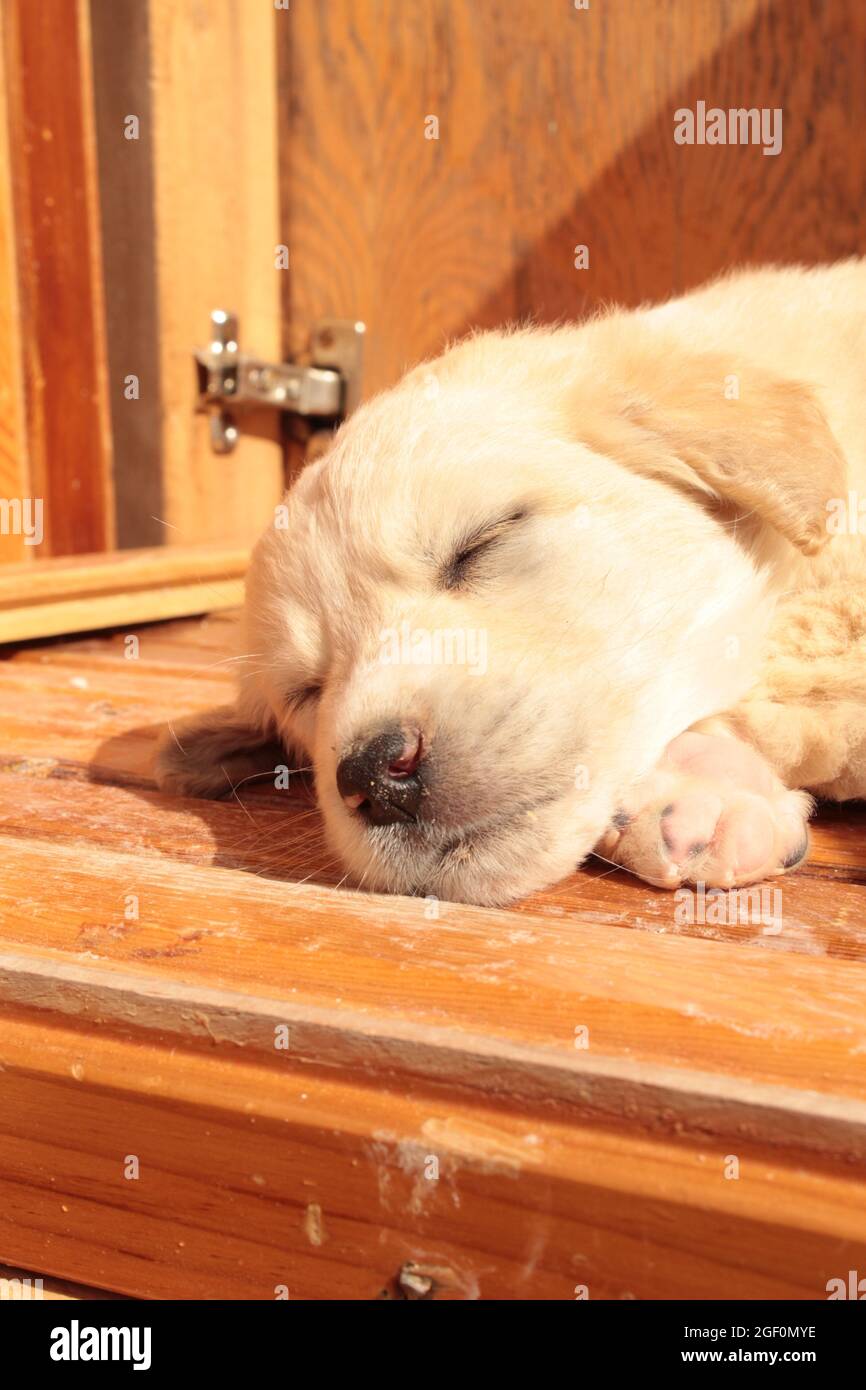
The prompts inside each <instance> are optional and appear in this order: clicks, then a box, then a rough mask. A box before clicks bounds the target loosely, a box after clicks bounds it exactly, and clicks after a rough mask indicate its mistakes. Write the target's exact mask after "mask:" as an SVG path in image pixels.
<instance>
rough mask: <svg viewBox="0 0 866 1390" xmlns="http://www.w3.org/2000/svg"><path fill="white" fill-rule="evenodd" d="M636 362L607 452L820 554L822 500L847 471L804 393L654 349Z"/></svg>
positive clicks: (733, 367) (756, 371) (724, 365)
mask: <svg viewBox="0 0 866 1390" xmlns="http://www.w3.org/2000/svg"><path fill="white" fill-rule="evenodd" d="M641 357H642V360H641V361H640V363H639V364H635V363H632V371H631V372H630V373H629V378H630V381H631V382H633V383H635V388H634V389H629V387H628V386H624V387H623V388H622V389H621V391H620V392H619V395H618V399H617V407H616V412H617V414H618V416H619V430H620V432H621V437H620V439H619V441H618V444H614V446H613V449H611V447H610V444H611V441H610V439H609V440H608V447H607V448H606V449H605V452H613V454H614V456H615V457H617V458H619V459H620V461H621V462H623V463H626V464H628V465H629V466H631V467H633V468H635V469H636V470H637V471H639V472H643V473H646V474H648V475H650V476H654V477H663V478H666V479H667V480H668V481H670V482H672V483H675V484H679V485H680V486H682V485H685V486H691V487H695V488H697V489H698V490H700V491H702V492H704V493H705V494H710V495H712V496H715V497H717V498H721V499H723V500H725V501H728V502H730V503H733V504H734V505H735V507H736V508H737V509H738V510H740V511H742V512H743V513H744V514H752V513H756V514H757V515H758V516H760V517H762V518H763V519H764V520H765V521H767V522H769V524H770V525H771V526H774V527H775V528H776V530H777V531H779V532H781V534H782V535H783V536H785V537H787V539H788V540H789V541H791V543H792V544H793V545H796V546H797V547H798V548H799V549H800V550H802V551H804V552H805V553H806V554H807V555H809V554H813V553H814V552H815V551H818V550H820V549H821V547H822V546H823V545H825V544H826V542H827V540H828V539H829V532H828V530H827V502H828V500H829V499H830V498H831V497H841V496H844V495H845V489H846V487H847V480H846V474H847V469H846V465H845V459H844V457H843V455H842V451H841V450H840V448H839V445H838V444H837V442H836V440H835V439H834V437H833V435H832V433H831V431H830V427H829V425H828V424H827V421H826V419H825V418H824V414H823V411H822V410H821V408H820V406H819V405H818V402H817V401H816V400H815V397H814V395H813V394H812V392H811V391H810V389H809V388H808V387H807V386H804V385H801V384H800V383H798V382H794V381H786V380H783V379H781V378H777V377H775V376H773V375H772V374H771V373H768V372H766V371H764V370H763V369H761V368H756V367H752V366H749V365H746V364H741V365H740V366H739V367H738V366H737V364H735V363H732V362H731V361H730V360H729V359H727V358H725V357H723V356H722V355H721V354H718V355H715V354H688V353H684V352H683V351H682V349H678V350H676V349H672V350H670V351H668V350H667V349H666V346H665V345H664V344H663V343H661V342H660V343H658V344H657V345H656V349H655V352H654V353H648V354H641ZM638 365H639V370H635V366H638ZM587 442H591V441H589V440H588V441H587Z"/></svg>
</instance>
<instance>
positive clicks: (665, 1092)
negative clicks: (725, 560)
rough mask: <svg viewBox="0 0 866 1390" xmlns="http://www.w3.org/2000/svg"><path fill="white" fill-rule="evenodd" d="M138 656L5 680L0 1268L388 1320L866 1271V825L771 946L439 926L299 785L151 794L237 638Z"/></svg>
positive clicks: (525, 908) (68, 657) (595, 920)
mask: <svg viewBox="0 0 866 1390" xmlns="http://www.w3.org/2000/svg"><path fill="white" fill-rule="evenodd" d="M137 635H138V637H139V640H140V649H139V656H138V659H137V660H135V661H130V660H129V659H128V658H127V656H126V655H125V651H126V650H127V648H126V645H125V640H124V639H125V637H126V636H128V634H124V633H117V634H113V635H107V636H95V637H82V638H79V639H75V640H63V641H57V642H52V643H43V644H30V645H26V646H24V647H20V648H18V649H7V652H6V655H5V659H4V661H3V663H2V665H0V743H2V750H3V752H2V758H0V854H2V859H3V865H4V872H3V875H2V880H0V999H2V1013H3V1018H4V1022H3V1024H2V1026H0V1061H2V1070H0V1114H2V1116H3V1119H2V1120H0V1195H2V1208H0V1209H2V1215H0V1258H2V1259H6V1260H7V1261H8V1262H10V1263H17V1264H23V1265H25V1266H26V1267H28V1268H33V1269H37V1270H41V1271H45V1272H47V1273H50V1274H53V1275H55V1276H57V1277H59V1278H65V1279H71V1280H75V1281H78V1282H80V1283H83V1284H86V1285H93V1286H96V1287H106V1288H111V1289H114V1290H117V1291H119V1292H123V1293H128V1294H135V1295H143V1296H151V1297H161V1296H174V1297H257V1298H272V1297H275V1296H276V1295H275V1292H274V1290H275V1289H276V1288H277V1287H282V1286H283V1285H285V1286H287V1287H288V1288H289V1290H290V1296H291V1297H293V1298H294V1297H301V1298H310V1297H312V1298H320V1297H329V1296H336V1297H345V1298H365V1297H377V1296H379V1295H380V1294H381V1293H382V1292H383V1291H385V1293H386V1296H389V1297H395V1296H399V1281H398V1275H399V1270H400V1268H401V1266H402V1265H403V1264H404V1263H405V1262H406V1261H407V1260H412V1261H414V1262H416V1263H421V1264H422V1265H423V1264H425V1262H426V1264H427V1265H430V1266H432V1267H434V1268H435V1269H437V1270H439V1274H438V1275H437V1276H436V1277H437V1281H438V1282H437V1286H436V1294H435V1296H436V1297H440V1298H441V1297H448V1298H467V1297H478V1296H480V1297H505V1298H513V1297H523V1296H526V1297H532V1298H554V1299H558V1298H572V1297H574V1290H575V1287H577V1286H581V1285H583V1284H586V1285H587V1286H588V1287H589V1289H590V1296H591V1297H624V1296H628V1295H632V1296H635V1297H641V1298H658V1297H675V1296H682V1297H694V1298H705V1297H723V1298H724V1297H755V1298H756V1297H765V1296H777V1297H784V1298H809V1297H822V1296H824V1285H825V1283H826V1280H827V1279H828V1278H831V1277H835V1276H836V1275H837V1274H838V1273H839V1270H842V1271H843V1272H844V1270H847V1269H848V1268H849V1267H850V1268H854V1267H857V1266H858V1262H859V1263H862V1262H863V1259H864V1258H866V1224H864V1218H863V1217H862V1215H861V1213H862V1211H863V1210H864V1209H866V1205H864V1200H863V1198H864V1191H866V1178H864V1174H866V978H864V963H863V955H864V948H866V940H864V935H866V929H864V921H863V918H864V911H863V909H864V897H866V885H864V884H863V878H864V870H863V865H864V863H866V852H864V851H866V834H864V817H863V813H862V811H861V810H858V809H856V808H851V809H847V808H839V809H837V810H835V811H834V812H832V813H831V814H829V815H828V816H827V818H826V820H825V821H824V822H823V823H822V824H820V825H819V826H818V828H817V829H816V833H815V846H816V848H815V856H814V860H813V862H812V863H811V864H810V866H808V867H807V869H806V870H805V871H802V872H800V873H798V874H796V875H794V876H792V877H791V878H790V879H789V880H785V883H784V885H783V888H784V898H783V912H782V930H781V932H779V933H778V934H766V933H764V932H762V930H761V927H760V925H743V926H740V925H737V924H735V925H733V926H729V927H725V928H723V929H719V928H712V927H708V926H700V925H699V924H697V925H695V926H692V927H689V926H687V925H683V924H678V923H677V922H676V921H675V919H674V910H673V899H672V898H671V896H670V895H667V894H663V893H660V892H656V891H654V890H651V889H649V888H647V887H646V886H644V885H641V884H639V883H636V882H634V881H633V880H630V879H628V878H627V877H626V876H624V875H622V874H620V873H619V872H610V873H609V872H608V871H607V869H606V868H605V866H603V865H599V864H595V865H590V866H589V867H588V868H587V869H586V870H584V871H581V872H579V873H576V874H575V875H573V876H572V878H571V879H569V880H568V881H567V882H566V883H564V884H562V885H558V886H557V887H555V888H553V889H551V890H549V891H548V892H546V893H542V894H538V895H536V896H535V897H534V898H532V899H531V900H529V901H527V902H525V903H522V904H519V905H517V906H516V907H515V908H514V909H511V910H509V911H501V912H497V911H489V910H484V909H477V908H470V907H465V906H458V905H449V904H444V903H443V904H441V905H440V907H439V916H438V917H435V918H433V919H431V918H429V917H427V916H425V906H426V904H425V903H423V902H421V901H418V900H414V901H413V900H411V899H405V898H388V897H381V896H376V895H368V894H357V893H355V892H353V891H351V890H350V889H349V888H348V887H347V886H346V885H343V886H339V885H340V881H341V878H342V875H341V872H340V869H339V867H338V865H336V863H335V862H334V861H333V857H332V855H331V854H330V852H329V851H328V849H327V847H326V846H325V845H324V843H323V840H322V836H321V829H320V826H319V820H318V815H317V813H316V811H315V809H314V806H313V804H312V798H311V789H310V787H309V785H308V784H307V782H306V780H305V776H304V774H302V773H299V775H298V777H297V779H292V786H291V789H290V790H289V791H288V792H278V791H276V790H275V789H274V788H273V787H259V788H255V787H243V788H240V789H238V793H237V796H233V797H229V798H228V799H227V800H226V801H224V802H217V803H204V802H196V801H191V800H181V799H173V798H167V797H163V796H161V795H160V794H159V793H158V792H157V791H156V790H155V788H154V787H153V784H152V780H151V775H150V762H151V758H152V754H153V748H154V743H155V739H156V737H157V734H158V732H159V730H160V727H161V725H162V724H163V722H164V721H165V720H166V719H168V718H171V717H173V716H178V715H180V714H182V713H185V712H187V711H189V710H192V709H195V708H202V707H205V706H207V705H208V704H211V703H216V702H219V701H222V700H224V699H225V698H226V697H227V695H228V693H229V690H230V679H231V678H230V656H231V653H232V651H233V650H234V635H233V623H232V620H231V618H230V616H228V615H214V616H211V617H210V618H206V619H197V620H186V621H180V622H174V623H168V624H160V625H157V626H153V627H142V628H140V629H139V630H138V634H137ZM130 895H133V897H134V900H135V904H136V913H135V915H133V916H132V917H129V916H128V906H129V902H130ZM283 1026H284V1027H286V1028H287V1029H288V1030H289V1034H290V1036H291V1046H290V1049H289V1051H288V1052H287V1053H286V1054H278V1053H275V1052H274V1047H273V1038H274V1032H275V1029H277V1028H279V1027H283ZM582 1030H586V1034H585V1037H586V1040H587V1042H588V1046H586V1047H581V1048H578V1047H576V1046H575V1038H576V1032H577V1033H581V1035H582ZM129 1155H135V1156H137V1157H138V1159H139V1161H140V1165H141V1176H140V1178H139V1179H136V1180H135V1181H129V1180H127V1179H126V1178H125V1177H124V1174H123V1164H124V1162H125V1160H126V1158H127V1157H128V1156H129ZM731 1156H733V1157H736V1158H737V1159H738V1161H739V1162H741V1164H742V1173H741V1177H740V1178H739V1179H737V1180H736V1181H729V1180H727V1179H726V1178H725V1176H724V1165H725V1163H726V1162H727V1161H728V1159H729V1158H730V1157H731ZM431 1158H433V1159H435V1160H436V1163H437V1164H438V1167H439V1174H440V1176H439V1178H438V1179H437V1180H435V1181H429V1180H428V1179H427V1178H426V1177H425V1171H426V1170H427V1165H428V1163H429V1160H430V1159H431ZM837 1265H839V1269H837V1268H836V1266H837Z"/></svg>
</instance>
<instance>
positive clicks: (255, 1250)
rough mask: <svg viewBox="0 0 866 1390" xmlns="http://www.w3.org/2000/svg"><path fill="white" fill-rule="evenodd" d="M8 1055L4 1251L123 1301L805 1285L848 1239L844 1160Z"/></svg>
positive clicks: (851, 1206)
mask: <svg viewBox="0 0 866 1390" xmlns="http://www.w3.org/2000/svg"><path fill="white" fill-rule="evenodd" d="M3 1061H4V1070H3V1071H2V1072H0V1102H2V1109H0V1114H2V1115H3V1116H4V1120H3V1122H0V1167H2V1173H3V1177H2V1179H0V1212H2V1215H0V1247H2V1248H3V1249H4V1250H6V1251H8V1252H9V1258H12V1259H15V1260H16V1261H17V1262H26V1263H28V1264H30V1265H31V1266H33V1267H37V1268H40V1269H44V1270H46V1271H47V1272H49V1273H51V1272H57V1273H59V1274H61V1275H62V1276H63V1277H67V1278H68V1277H75V1278H76V1279H77V1280H80V1281H83V1282H100V1283H102V1284H103V1285H107V1286H109V1287H114V1288H116V1289H118V1290H121V1291H125V1292H128V1293H135V1294H139V1295H144V1296H150V1297H180V1298H226V1297H241V1298H263V1299H273V1298H274V1297H275V1296H285V1293H282V1294H280V1293H278V1290H284V1291H287V1292H288V1294H289V1296H290V1297H292V1298H298V1297H300V1298H323V1297H330V1298H376V1297H379V1296H381V1294H382V1291H383V1290H384V1291H385V1293H386V1296H391V1297H394V1296H395V1280H396V1276H397V1274H398V1271H399V1270H400V1268H401V1267H402V1266H403V1265H404V1263H405V1262H406V1261H413V1262H416V1263H418V1264H421V1265H422V1266H424V1267H428V1266H432V1267H433V1268H435V1269H438V1270H441V1271H442V1273H441V1274H440V1275H439V1276H438V1277H437V1282H438V1284H439V1287H438V1289H437V1291H436V1294H437V1296H444V1297H449V1296H450V1297H458V1298H477V1297H486V1298H491V1297H492V1298H496V1297H506V1298H513V1297H521V1296H522V1297H528V1298H567V1299H572V1298H574V1296H575V1292H576V1286H581V1285H582V1286H588V1288H589V1291H590V1296H591V1297H594V1298H596V1297H614V1298H617V1297H638V1298H641V1297H653V1298H666V1297H692V1298H705V1297H711V1296H718V1297H722V1298H724V1297H731V1296H735V1295H740V1296H742V1297H752V1298H755V1297H786V1298H815V1297H823V1296H824V1292H825V1285H826V1280H827V1279H828V1278H830V1277H834V1276H835V1274H836V1273H837V1272H838V1268H846V1269H847V1268H848V1267H849V1266H850V1267H851V1268H856V1267H857V1266H858V1264H862V1259H863V1255H864V1252H866V1231H864V1218H863V1215H862V1212H863V1202H862V1194H863V1186H862V1182H861V1181H860V1176H859V1175H858V1174H856V1173H855V1171H854V1170H852V1169H851V1168H845V1169H844V1170H835V1169H833V1170H827V1169H824V1170H821V1171H808V1170H807V1169H805V1168H804V1167H803V1166H802V1165H800V1164H790V1165H789V1164H785V1163H784V1162H781V1161H779V1159H778V1157H777V1156H776V1155H771V1154H768V1153H766V1152H765V1151H763V1150H762V1149H761V1148H760V1146H759V1145H757V1144H756V1143H755V1142H754V1140H752V1139H751V1138H743V1139H742V1142H741V1143H740V1144H739V1146H738V1153H739V1154H740V1156H741V1159H742V1167H741V1176H740V1179H739V1180H737V1181H726V1180H725V1179H724V1177H723V1176H722V1174H723V1172H724V1162H725V1159H724V1155H723V1154H722V1153H721V1152H720V1151H719V1149H718V1147H717V1145H715V1144H714V1143H712V1142H706V1143H702V1142H696V1143H695V1144H694V1145H690V1144H688V1143H683V1142H682V1141H675V1142H669V1141H667V1140H666V1139H664V1138H662V1137H656V1138H653V1137H650V1136H648V1135H646V1134H642V1133H641V1132H640V1130H639V1128H638V1129H629V1127H628V1125H625V1126H619V1127H617V1128H614V1129H610V1128H604V1127H602V1128H598V1129H596V1128H593V1127H592V1126H582V1125H573V1124H566V1123H563V1122H561V1121H560V1120H558V1119H557V1118H556V1117H553V1116H550V1115H547V1114H544V1113H543V1111H542V1112H536V1113H526V1114H515V1113H513V1112H511V1111H509V1110H508V1109H506V1108H502V1107H500V1108H497V1109H494V1110H492V1111H489V1112H484V1113H482V1114H479V1112H478V1109H477V1108H476V1107H474V1106H472V1107H469V1106H466V1105H465V1104H463V1103H461V1102H460V1101H459V1100H455V1099H453V1098H442V1097H437V1096H435V1095H423V1096H419V1095H414V1096H413V1095H407V1094H406V1093H405V1092H403V1091H400V1090H397V1091H390V1090H387V1089H386V1090H384V1091H383V1090H380V1089H378V1088H376V1087H369V1086H368V1087H362V1086H360V1085H358V1084H352V1083H351V1082H349V1083H347V1082H345V1081H342V1080H339V1079H336V1078H333V1077H330V1076H328V1075H324V1076H316V1075H315V1074H311V1073H308V1072H307V1071H305V1070H304V1069H303V1068H296V1067H294V1066H293V1065H292V1063H291V1061H290V1060H289V1059H287V1060H286V1063H285V1065H282V1064H277V1065H273V1064H272V1065H270V1066H267V1067H266V1066H265V1065H264V1064H249V1063H247V1064H244V1065H240V1064H239V1063H238V1059H237V1056H236V1054H235V1055H233V1050H229V1051H228V1052H227V1051H226V1049H225V1047H224V1046H221V1045H220V1044H219V1043H218V1042H217V1043H215V1044H213V1045H212V1046H210V1047H209V1048H208V1049H207V1050H206V1051H197V1050H193V1049H184V1050H176V1049H174V1048H167V1047H163V1046H160V1045H159V1044H158V1043H151V1042H149V1041H145V1040H144V1039H143V1038H141V1037H136V1038H134V1039H127V1038H122V1037H115V1036H114V1035H113V1034H112V1033H111V1031H109V1030H102V1031H101V1032H100V1033H99V1034H98V1035H95V1034H94V1033H92V1032H91V1031H89V1030H88V1031H78V1030H74V1029H71V1028H69V1027H67V1026H64V1025H58V1026H53V1027H52V1028H50V1029H48V1030H46V1029H45V1027H44V1024H43V1023H42V1021H41V1020H40V1019H39V1017H38V1015H37V1014H33V1015H30V1016H28V1015H26V1014H23V1015H19V1016H16V1017H14V1018H10V1019H9V1020H8V1022H7V1024H6V1026H5V1028H4V1038H3ZM10 1117H12V1120H13V1123H12V1124H11V1125H10V1122H9V1120H10ZM130 1156H134V1157H135V1158H136V1159H137V1160H138V1163H139V1176H138V1178H137V1179H136V1180H127V1179H125V1177H124V1171H125V1169H124V1165H125V1164H126V1165H127V1171H128V1160H129V1157H130ZM431 1159H432V1160H435V1161H436V1166H438V1178H436V1179H433V1180H429V1179H428V1178H425V1176H424V1174H425V1172H427V1173H430V1172H431V1171H436V1166H434V1165H431V1162H430V1160H431ZM846 1261H847V1264H846V1263H845V1262H846ZM840 1262H841V1263H840Z"/></svg>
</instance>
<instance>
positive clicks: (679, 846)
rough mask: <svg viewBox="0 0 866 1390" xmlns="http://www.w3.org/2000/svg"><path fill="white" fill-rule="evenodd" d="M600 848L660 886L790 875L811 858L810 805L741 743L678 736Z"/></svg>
mask: <svg viewBox="0 0 866 1390" xmlns="http://www.w3.org/2000/svg"><path fill="white" fill-rule="evenodd" d="M628 806H629V810H628V814H625V813H621V814H619V815H618V816H616V817H614V820H613V823H612V825H611V827H610V829H609V830H608V832H607V834H606V835H605V836H604V838H603V840H602V841H601V842H600V844H599V846H598V850H599V852H600V853H602V854H603V855H604V856H605V857H606V858H608V859H610V860H611V861H612V862H614V863H616V864H620V865H622V867H623V868H626V869H630V870H631V871H632V872H633V873H636V874H638V875H639V877H641V878H643V879H645V880H647V882H649V883H653V884H655V885H657V886H659V887H664V888H675V887H677V886H678V885H679V884H680V883H706V884H707V885H708V886H717V887H733V886H735V885H740V884H746V883H755V882H758V881H759V880H760V879H762V878H768V877H772V876H774V875H776V874H780V873H784V872H786V871H787V870H789V869H792V868H795V867H796V866H797V865H798V864H800V863H802V861H803V859H804V858H805V857H806V854H807V853H808V847H809V836H808V831H807V828H806V826H807V822H808V819H809V815H810V814H811V810H812V802H811V799H810V798H809V797H808V796H807V795H805V793H803V792H797V791H789V790H788V789H787V788H786V787H785V786H784V785H783V784H782V783H781V782H780V781H779V779H778V778H777V777H776V775H775V773H774V772H773V771H772V769H771V768H770V766H769V765H768V764H767V763H766V762H765V761H764V760H763V758H762V757H761V756H760V754H759V753H757V752H756V751H755V750H754V749H753V748H751V747H749V745H748V744H745V743H741V742H739V741H738V740H736V739H733V738H727V737H724V736H720V735H717V734H699V733H691V732H689V733H685V734H682V735H680V737H679V738H676V739H674V740H673V742H672V743H670V744H669V745H668V747H667V748H666V750H665V753H664V755H663V757H662V758H661V760H660V761H659V763H658V765H657V767H656V768H655V769H654V771H653V772H652V773H651V774H650V776H649V777H648V778H646V779H645V780H644V782H642V783H641V784H640V785H639V786H638V787H636V788H634V789H632V792H631V793H630V795H629V797H628Z"/></svg>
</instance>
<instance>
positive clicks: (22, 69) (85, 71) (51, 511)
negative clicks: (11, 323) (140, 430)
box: [2, 0, 114, 555]
mask: <svg viewBox="0 0 866 1390" xmlns="http://www.w3.org/2000/svg"><path fill="white" fill-rule="evenodd" d="M2 18H3V40H4V45H5V75H6V81H7V83H8V88H7V90H8V108H7V109H8V133H7V139H8V144H9V151H10V158H11V164H12V185H13V193H14V204H13V207H14V214H13V216H14V235H15V241H16V251H17V263H16V273H17V281H18V295H17V303H16V304H15V308H14V313H15V316H16V327H17V329H18V333H19V335H20V343H19V345H18V350H19V353H20V369H21V371H22V372H23V378H24V400H25V418H26V436H27V438H26V449H27V453H28V456H29V465H30V475H29V487H30V489H31V493H30V495H31V496H34V497H39V498H42V499H43V502H44V525H45V540H44V544H43V545H42V546H41V547H40V549H39V551H38V552H37V553H39V554H41V555H72V554H79V553H81V552H82V551H94V550H106V549H109V548H110V547H111V545H112V544H113V542H114V506H113V494H112V486H111V464H110V438H109V418H108V382H107V369H106V355H105V331H104V313H103V298H102V295H103V284H102V276H101V269H100V256H101V241H100V228H99V213H98V196H97V187H96V180H97V175H96V148H95V140H94V130H93V108H92V85H91V80H90V62H89V56H90V53H89V45H90V38H89V29H88V7H87V6H86V5H85V4H84V3H83V2H82V0H69V3H68V4H65V3H61V4H58V3H56V0H47V3H45V4H41V5H33V4H30V3H28V0H8V3H7V4H5V5H4V6H3V14H2Z"/></svg>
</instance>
